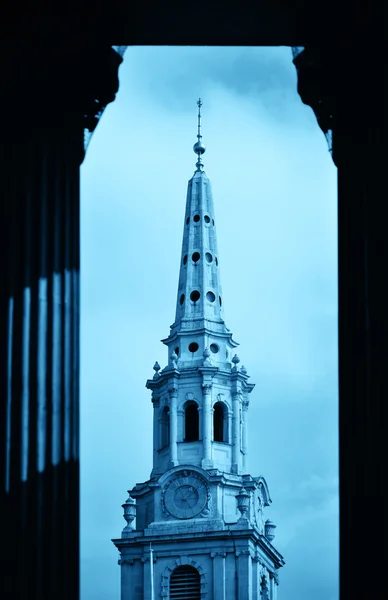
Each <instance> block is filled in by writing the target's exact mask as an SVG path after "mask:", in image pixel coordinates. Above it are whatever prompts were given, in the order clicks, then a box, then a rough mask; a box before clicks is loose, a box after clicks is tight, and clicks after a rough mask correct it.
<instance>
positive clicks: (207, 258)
mask: <svg viewBox="0 0 388 600" xmlns="http://www.w3.org/2000/svg"><path fill="white" fill-rule="evenodd" d="M205 259H206V262H208V263H209V264H210V263H211V262H213V257H212V255H211V254H210V252H206V254H205Z"/></svg>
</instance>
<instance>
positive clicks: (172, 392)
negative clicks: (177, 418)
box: [167, 385, 178, 398]
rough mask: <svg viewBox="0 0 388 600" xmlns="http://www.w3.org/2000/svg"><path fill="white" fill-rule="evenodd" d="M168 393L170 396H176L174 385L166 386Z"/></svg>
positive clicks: (176, 390)
mask: <svg viewBox="0 0 388 600" xmlns="http://www.w3.org/2000/svg"><path fill="white" fill-rule="evenodd" d="M167 391H168V393H169V396H170V398H176V397H177V395H178V388H177V386H176V385H172V386H171V387H169V388H168V390H167Z"/></svg>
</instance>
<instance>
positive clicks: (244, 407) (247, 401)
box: [241, 400, 249, 411]
mask: <svg viewBox="0 0 388 600" xmlns="http://www.w3.org/2000/svg"><path fill="white" fill-rule="evenodd" d="M241 404H242V409H243V410H244V411H247V410H248V406H249V400H242V402H241Z"/></svg>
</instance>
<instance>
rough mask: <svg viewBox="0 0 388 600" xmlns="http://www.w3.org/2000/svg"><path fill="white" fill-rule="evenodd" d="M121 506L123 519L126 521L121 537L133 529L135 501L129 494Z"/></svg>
mask: <svg viewBox="0 0 388 600" xmlns="http://www.w3.org/2000/svg"><path fill="white" fill-rule="evenodd" d="M121 506H122V507H123V510H124V515H123V516H124V519H125V520H126V522H127V524H126V526H125V527H124V529H123V532H122V537H126V535H128V534H129V533H131V532H132V531H133V525H132V521H133V520H134V518H135V517H136V501H135V500H134V499H133V498H132V497H131V495H129V496H128V498H127V499H126V501H125V502H124V504H122V505H121Z"/></svg>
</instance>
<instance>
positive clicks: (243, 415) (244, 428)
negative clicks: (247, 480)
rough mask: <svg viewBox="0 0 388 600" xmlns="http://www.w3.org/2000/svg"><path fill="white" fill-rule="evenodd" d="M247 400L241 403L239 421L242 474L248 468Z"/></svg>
mask: <svg viewBox="0 0 388 600" xmlns="http://www.w3.org/2000/svg"><path fill="white" fill-rule="evenodd" d="M248 406H249V400H243V401H242V403H241V408H242V410H241V420H242V440H241V449H242V468H243V472H244V473H246V472H247V468H248V464H247V463H248V432H247V412H248Z"/></svg>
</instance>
